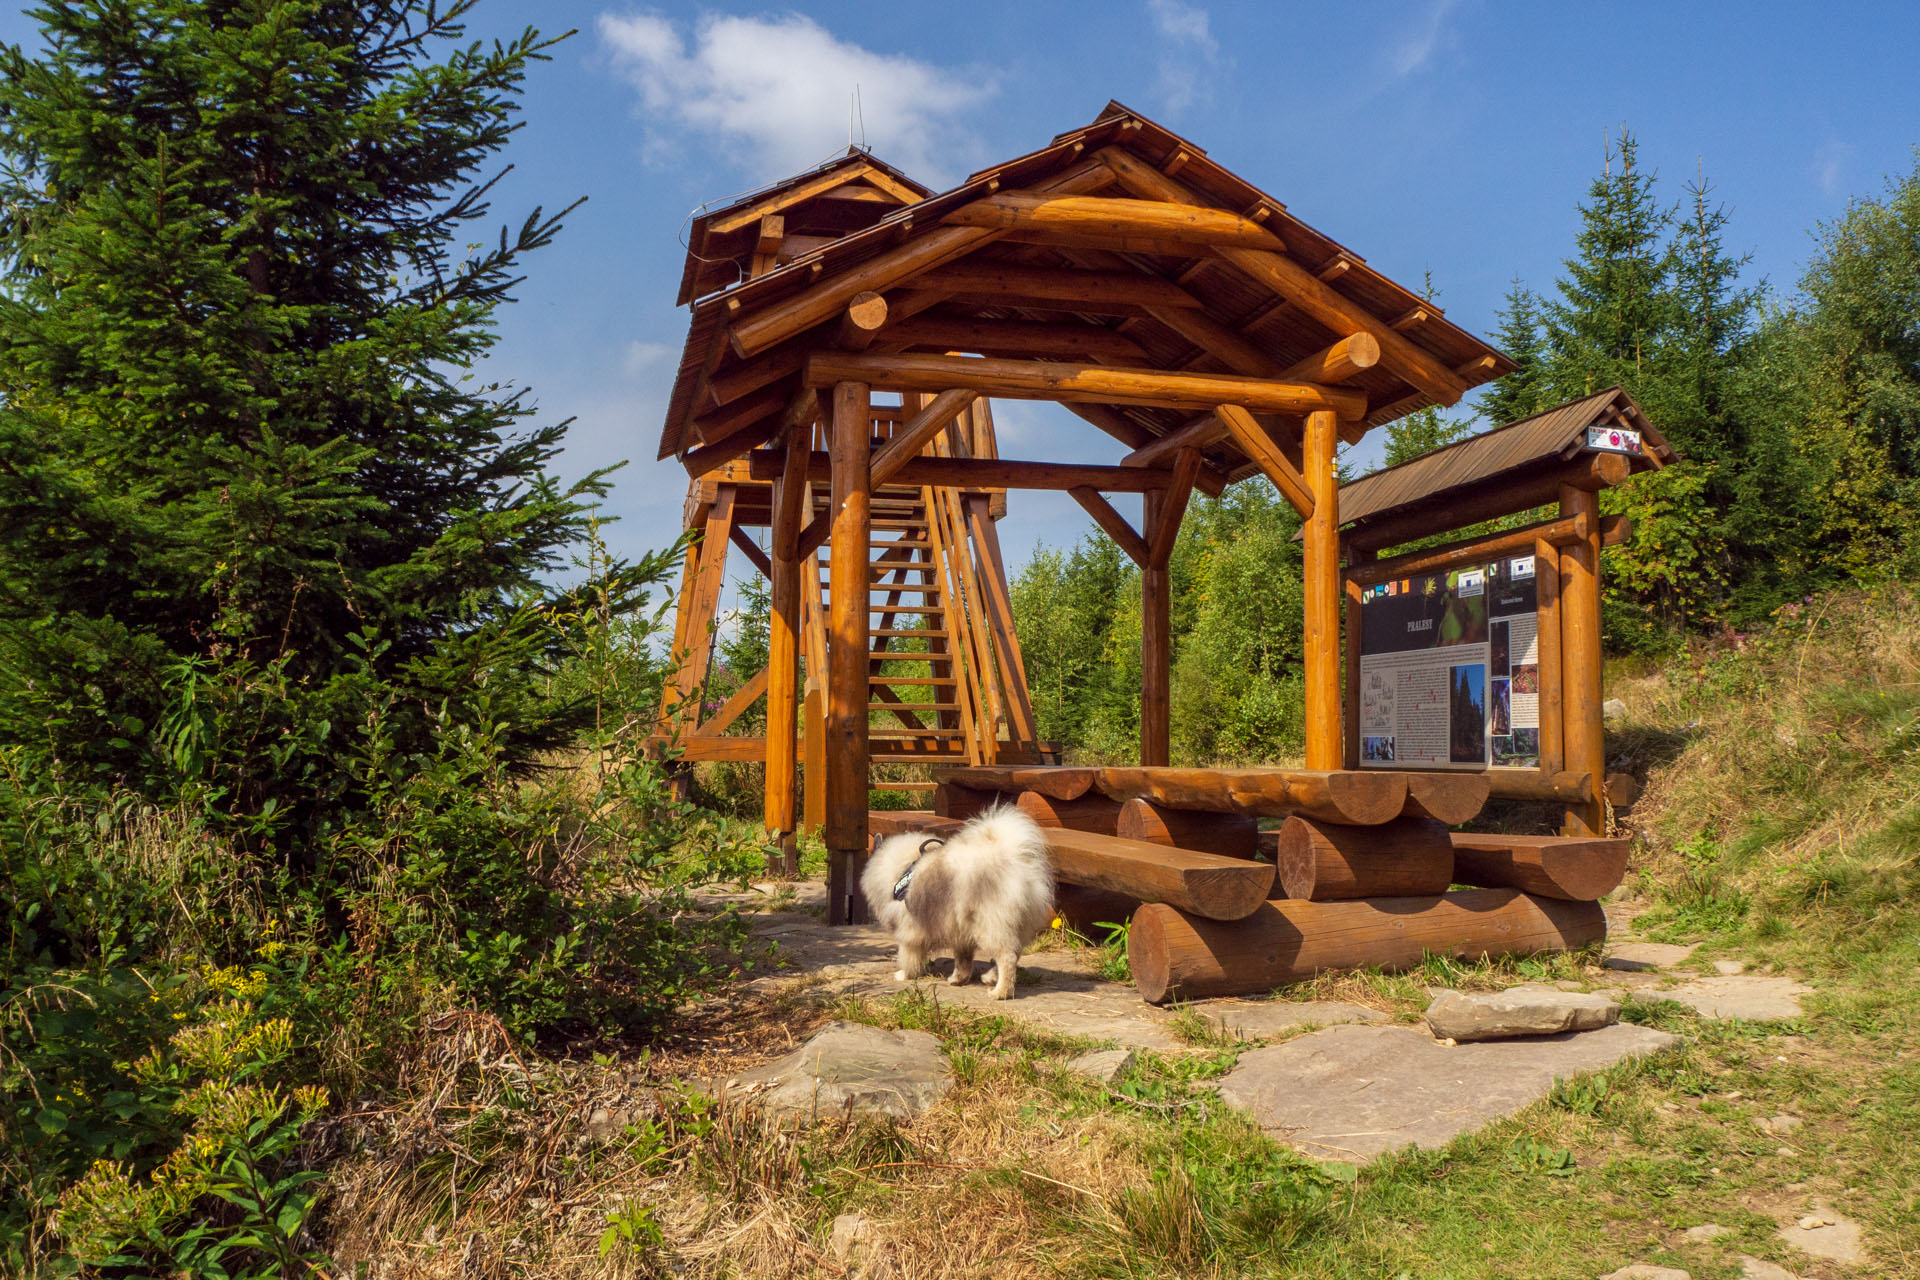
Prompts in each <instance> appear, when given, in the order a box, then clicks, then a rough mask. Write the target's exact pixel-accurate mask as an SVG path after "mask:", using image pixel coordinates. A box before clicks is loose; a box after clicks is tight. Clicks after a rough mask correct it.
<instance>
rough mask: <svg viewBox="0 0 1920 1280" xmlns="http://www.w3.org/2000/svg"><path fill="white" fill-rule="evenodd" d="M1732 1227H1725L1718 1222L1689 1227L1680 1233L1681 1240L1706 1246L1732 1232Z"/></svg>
mask: <svg viewBox="0 0 1920 1280" xmlns="http://www.w3.org/2000/svg"><path fill="white" fill-rule="evenodd" d="M1732 1230H1733V1228H1732V1227H1723V1226H1721V1225H1720V1224H1719V1223H1717V1222H1703V1223H1701V1224H1700V1225H1699V1226H1697V1227H1688V1228H1687V1229H1686V1230H1685V1231H1682V1232H1681V1233H1680V1238H1681V1239H1682V1240H1686V1241H1688V1242H1689V1243H1692V1244H1705V1243H1706V1242H1707V1241H1709V1240H1717V1239H1719V1238H1720V1237H1721V1236H1724V1235H1727V1234H1729V1233H1730V1232H1732Z"/></svg>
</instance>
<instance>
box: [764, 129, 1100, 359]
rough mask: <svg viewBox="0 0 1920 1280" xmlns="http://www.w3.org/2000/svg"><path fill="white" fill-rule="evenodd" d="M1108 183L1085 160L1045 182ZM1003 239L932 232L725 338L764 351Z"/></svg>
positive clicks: (969, 231)
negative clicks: (868, 295)
mask: <svg viewBox="0 0 1920 1280" xmlns="http://www.w3.org/2000/svg"><path fill="white" fill-rule="evenodd" d="M1110 181H1112V175H1111V174H1109V173H1108V172H1107V169H1106V167H1105V166H1104V165H1101V164H1098V163H1096V162H1093V161H1085V162H1083V163H1081V164H1078V165H1075V166H1074V167H1072V168H1071V169H1068V170H1066V171H1065V172H1063V173H1062V174H1060V176H1059V177H1057V178H1055V179H1053V180H1052V181H1051V182H1049V183H1047V184H1046V186H1045V188H1043V190H1044V191H1045V192H1046V193H1047V194H1050V195H1072V194H1076V193H1079V192H1085V191H1097V190H1099V189H1100V188H1101V187H1103V186H1106V185H1107V184H1108V183H1109V182H1110ZM1002 234H1004V233H1003V232H1002V231H1000V230H999V229H997V228H994V227H937V228H935V229H934V230H932V231H929V232H926V233H925V234H923V235H920V236H917V237H915V238H914V239H911V240H909V241H907V243H905V244H903V245H901V246H900V247H899V248H897V249H890V250H888V251H887V252H885V253H882V254H880V255H878V256H877V257H874V258H872V259H869V260H868V261H866V262H863V263H861V264H859V265H858V266H856V267H853V268H850V269H848V270H846V271H843V272H841V273H840V274H839V275H836V276H834V277H833V278H831V279H829V280H824V281H822V282H821V283H819V284H817V285H814V286H812V287H810V288H806V289H803V290H801V291H800V292H799V293H797V294H794V295H792V296H790V297H787V298H783V299H782V300H780V301H779V302H776V303H773V304H772V305H771V306H767V307H764V308H761V309H759V310H757V311H755V312H754V313H753V314H751V315H749V316H746V317H745V318H743V319H739V320H736V321H735V322H734V324H733V327H732V331H731V334H730V340H731V341H732V343H733V348H734V350H735V351H736V352H738V353H739V354H740V355H742V356H750V355H753V354H755V353H756V352H760V351H765V350H766V349H767V348H768V347H771V346H773V345H774V344H776V343H779V342H784V341H785V340H786V339H788V338H791V337H793V336H794V335H795V334H797V333H800V332H801V331H803V330H806V329H811V328H812V327H813V326H814V325H817V324H819V323H821V322H822V321H825V320H828V319H831V318H833V317H834V316H835V315H837V314H838V313H839V312H840V310H841V308H843V307H845V306H846V305H847V303H849V302H851V301H852V300H853V299H854V297H855V296H856V295H858V294H861V293H865V292H867V291H869V290H873V291H876V292H884V291H885V290H887V289H890V288H892V287H894V286H895V285H897V284H899V283H901V282H902V281H904V280H907V279H909V278H910V277H912V276H915V275H918V274H919V273H921V272H924V271H928V270H930V269H932V268H934V267H937V266H939V265H941V264H942V263H945V262H950V261H952V260H953V259H954V258H957V257H959V256H961V255H962V254H965V253H969V252H971V251H972V250H974V249H977V248H979V247H980V246H981V245H983V244H987V243H989V242H991V241H993V240H995V239H997V238H998V237H999V236H1000V235H1002Z"/></svg>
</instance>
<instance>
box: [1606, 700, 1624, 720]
mask: <svg viewBox="0 0 1920 1280" xmlns="http://www.w3.org/2000/svg"><path fill="white" fill-rule="evenodd" d="M1600 718H1601V719H1602V720H1605V721H1606V722H1607V723H1608V724H1617V723H1619V722H1620V721H1622V720H1625V719H1626V718H1627V704H1626V703H1624V702H1622V701H1620V699H1618V698H1608V699H1607V700H1606V701H1605V702H1603V703H1601V704H1600Z"/></svg>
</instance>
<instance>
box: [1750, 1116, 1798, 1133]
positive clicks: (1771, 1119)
mask: <svg viewBox="0 0 1920 1280" xmlns="http://www.w3.org/2000/svg"><path fill="white" fill-rule="evenodd" d="M1754 1123H1755V1124H1756V1125H1758V1126H1760V1128H1761V1129H1762V1130H1764V1131H1765V1132H1767V1133H1771V1134H1774V1135H1775V1136H1777V1137H1782V1138H1784V1137H1786V1136H1787V1135H1788V1134H1790V1133H1792V1132H1793V1131H1794V1130H1795V1129H1798V1128H1799V1127H1800V1126H1801V1125H1803V1124H1805V1123H1806V1121H1804V1120H1802V1119H1801V1118H1800V1117H1799V1116H1789V1115H1777V1116H1767V1117H1765V1118H1764V1119H1760V1120H1755V1121H1754Z"/></svg>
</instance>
